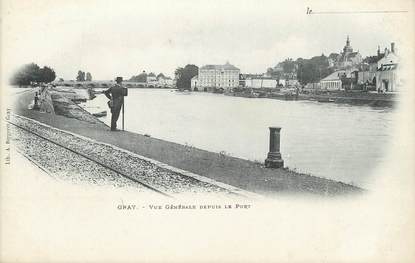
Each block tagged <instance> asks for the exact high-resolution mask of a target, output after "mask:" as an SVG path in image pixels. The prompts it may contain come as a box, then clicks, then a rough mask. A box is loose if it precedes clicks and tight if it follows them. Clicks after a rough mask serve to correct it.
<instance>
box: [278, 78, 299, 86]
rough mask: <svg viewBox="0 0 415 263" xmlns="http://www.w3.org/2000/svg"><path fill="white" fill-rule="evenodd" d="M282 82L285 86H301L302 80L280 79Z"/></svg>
mask: <svg viewBox="0 0 415 263" xmlns="http://www.w3.org/2000/svg"><path fill="white" fill-rule="evenodd" d="M283 83H284V84H283ZM280 84H282V85H283V86H284V87H285V86H287V87H297V86H300V82H299V81H298V79H287V80H280Z"/></svg>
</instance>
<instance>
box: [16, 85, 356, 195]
mask: <svg viewBox="0 0 415 263" xmlns="http://www.w3.org/2000/svg"><path fill="white" fill-rule="evenodd" d="M32 96H33V94H30V93H25V94H22V95H21V96H19V98H18V103H16V107H15V109H14V111H15V112H16V113H17V114H19V115H22V116H25V117H28V118H31V119H35V120H37V121H40V122H42V123H45V124H48V125H50V126H52V127H55V128H58V129H62V130H66V131H69V132H72V133H76V134H79V135H81V136H85V137H88V138H91V139H93V140H96V141H99V142H104V143H108V144H111V145H115V146H117V147H120V148H122V149H126V150H128V151H131V152H134V153H137V154H139V155H142V156H145V157H147V158H151V159H154V160H157V161H160V162H162V163H165V164H168V165H170V166H173V167H177V168H179V169H183V170H185V171H189V172H192V173H195V174H198V175H201V176H204V177H207V178H210V179H213V180H216V181H218V182H222V183H225V184H229V185H233V186H235V187H239V188H242V189H245V190H248V191H252V192H256V193H260V194H264V195H274V194H282V193H290V194H292V193H295V194H316V195H339V194H345V193H357V192H362V189H360V188H358V187H355V186H352V185H348V184H345V183H342V182H337V181H334V180H329V179H324V178H319V177H315V176H310V175H306V174H301V173H296V172H293V171H290V170H288V169H269V168H265V167H264V166H263V164H262V163H257V162H251V161H248V160H244V159H240V158H235V157H232V156H228V155H225V154H220V153H214V152H209V151H205V150H202V149H197V148H194V147H190V146H186V145H181V144H177V143H172V142H168V141H165V140H160V139H156V138H151V137H147V136H144V135H141V134H137V133H132V132H128V131H124V132H115V133H114V132H110V131H109V128H108V127H107V126H106V125H105V124H103V123H100V122H88V121H86V120H85V119H79V118H76V117H68V116H64V115H58V114H56V115H54V114H47V113H41V112H38V111H33V110H29V109H27V107H25V105H27V104H28V103H30V100H31V99H32ZM26 103H27V104H26ZM53 103H54V106H55V107H56V105H59V103H60V102H59V100H54V101H53ZM65 103H67V102H65ZM64 108H65V107H63V109H64ZM58 113H59V111H58ZM61 114H62V113H61ZM81 115H84V116H88V117H85V118H95V117H93V116H92V115H90V114H89V113H87V112H86V111H83V112H82V113H81ZM91 116H92V117H91Z"/></svg>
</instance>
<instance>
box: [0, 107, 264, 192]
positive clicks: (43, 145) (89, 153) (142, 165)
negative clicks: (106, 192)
mask: <svg viewBox="0 0 415 263" xmlns="http://www.w3.org/2000/svg"><path fill="white" fill-rule="evenodd" d="M8 122H9V123H10V124H11V125H12V126H13V127H14V128H15V129H16V131H15V133H17V136H16V139H17V140H19V138H20V139H21V140H22V142H20V144H19V143H17V144H18V145H20V148H21V149H23V150H22V151H23V152H25V151H26V152H29V154H27V153H26V154H25V155H26V156H28V155H29V157H30V158H28V159H29V160H32V162H33V161H36V160H35V159H36V158H42V156H43V155H48V156H49V157H48V158H43V159H42V160H41V161H42V162H43V163H45V165H46V166H48V165H50V167H52V169H55V170H54V172H53V171H52V173H55V174H56V173H57V174H59V173H61V170H60V167H66V166H68V165H71V168H68V170H72V171H71V172H72V175H71V176H75V177H76V176H78V173H79V174H82V176H84V177H89V176H90V175H89V173H91V174H97V173H98V174H100V173H102V174H107V175H108V176H109V177H110V178H113V179H111V180H112V181H118V180H119V179H114V177H120V178H123V180H128V181H129V182H132V183H133V184H134V185H135V186H139V187H140V188H142V189H145V191H147V192H152V193H155V194H157V195H159V196H164V197H176V194H193V193H197V194H214V196H215V197H227V198H232V199H234V198H244V197H245V198H254V199H257V198H258V197H259V196H258V195H256V194H253V193H250V192H247V191H244V190H242V189H239V188H236V187H233V186H230V185H226V184H223V183H220V182H217V181H214V180H211V179H209V178H205V177H201V176H198V175H195V174H192V173H189V172H186V171H183V170H180V169H177V168H174V167H170V166H168V165H166V164H162V163H160V162H157V161H155V160H152V159H148V158H146V157H143V156H139V155H137V154H135V153H132V152H128V151H126V150H123V149H121V148H118V147H116V146H113V145H108V144H105V143H101V142H97V141H94V140H91V139H89V138H85V137H82V136H80V135H77V134H72V133H70V132H66V131H62V130H59V129H56V128H53V127H51V126H48V125H45V124H43V123H39V122H37V121H35V120H32V119H27V118H25V117H22V116H19V115H16V114H12V118H11V119H10V120H9V121H8ZM19 133H20V135H19ZM22 133H23V134H22ZM12 134H13V133H12ZM12 138H13V136H12ZM23 140H24V141H23ZM34 140H35V141H37V142H36V143H33V142H32V141H34ZM27 145H29V146H30V147H32V148H30V147H28V146H27ZM29 148H30V149H29ZM48 148H53V149H52V150H50V151H52V152H57V153H61V152H63V153H64V154H63V156H54V155H53V154H52V155H51V154H50V152H49V151H48V150H47V149H48ZM30 151H31V152H30ZM39 151H40V152H39ZM78 159H79V160H78ZM81 159H82V160H84V161H82V160H81ZM65 160H67V161H66V162H65ZM85 161H86V162H88V164H84V163H83V162H85ZM50 162H51V163H52V164H49V163H50ZM39 163H41V162H37V163H36V165H38V166H39ZM84 169H87V170H90V171H83V170H84ZM62 173H63V172H62ZM96 176H98V177H99V176H101V177H103V176H102V175H96ZM66 177H69V176H66ZM98 179H99V180H106V179H103V178H98ZM94 180H95V179H94ZM259 198H260V197H259Z"/></svg>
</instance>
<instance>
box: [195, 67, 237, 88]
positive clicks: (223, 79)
mask: <svg viewBox="0 0 415 263" xmlns="http://www.w3.org/2000/svg"><path fill="white" fill-rule="evenodd" d="M239 73H240V70H239V68H237V67H235V66H234V65H231V64H229V62H226V64H224V65H205V66H202V67H200V68H199V74H198V77H197V79H192V84H194V85H196V87H197V89H198V90H199V91H208V90H209V91H210V90H213V89H215V88H216V89H223V90H230V89H232V88H236V87H238V86H239ZM192 89H193V90H194V88H193V87H192Z"/></svg>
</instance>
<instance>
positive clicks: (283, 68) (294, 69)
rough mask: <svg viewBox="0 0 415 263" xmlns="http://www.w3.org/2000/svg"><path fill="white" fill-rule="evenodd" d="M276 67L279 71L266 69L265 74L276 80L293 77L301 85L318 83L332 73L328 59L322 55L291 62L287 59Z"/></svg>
mask: <svg viewBox="0 0 415 263" xmlns="http://www.w3.org/2000/svg"><path fill="white" fill-rule="evenodd" d="M278 66H279V69H276V68H268V69H267V74H268V75H270V76H272V77H275V78H278V79H282V78H288V79H290V78H294V75H295V76H296V78H297V79H298V81H299V82H300V83H301V84H303V85H304V84H307V83H312V82H318V81H319V80H321V79H322V78H325V77H327V76H328V75H330V74H331V73H333V72H334V69H333V68H332V67H330V64H329V60H328V57H326V56H325V55H324V54H322V55H321V56H315V57H312V58H310V59H303V58H298V59H297V60H292V59H291V58H288V59H285V60H284V61H283V62H280V63H279V64H278Z"/></svg>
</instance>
